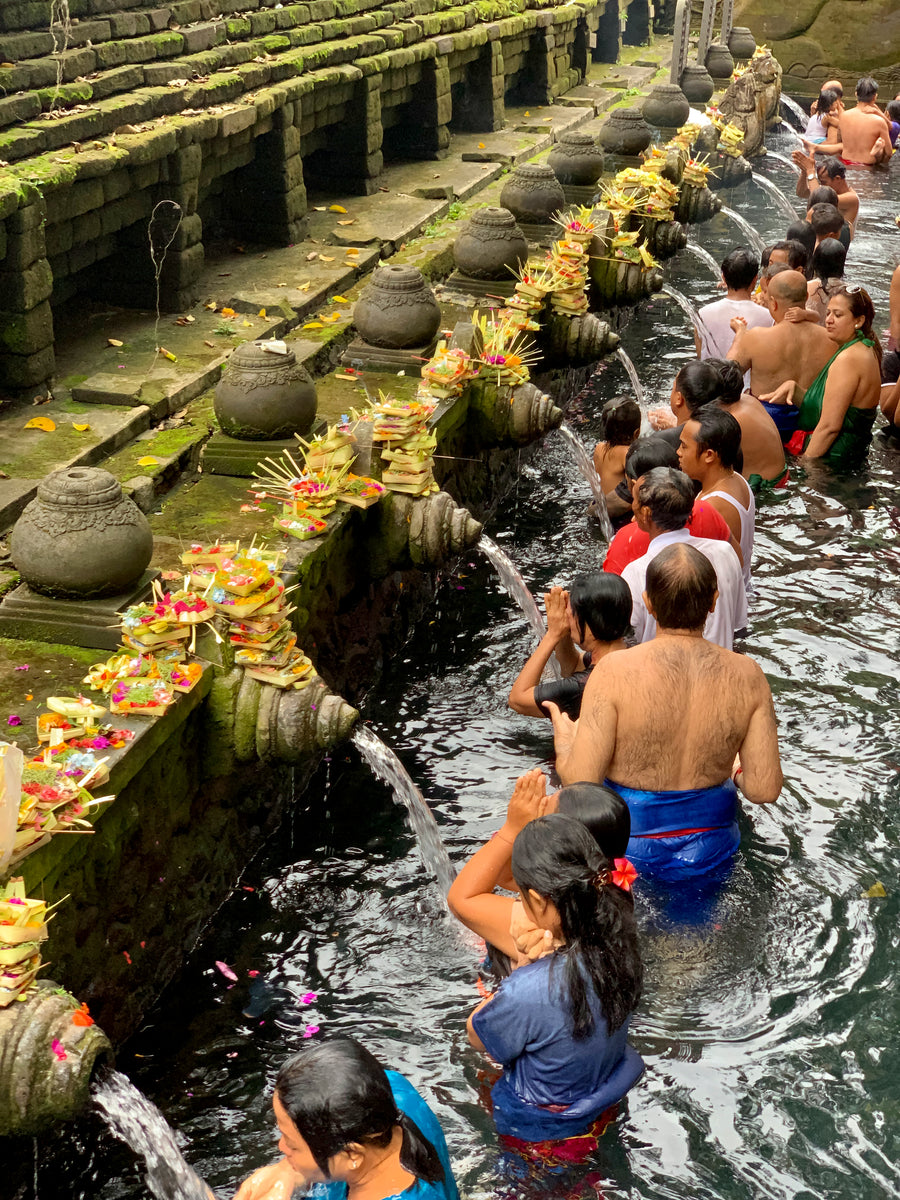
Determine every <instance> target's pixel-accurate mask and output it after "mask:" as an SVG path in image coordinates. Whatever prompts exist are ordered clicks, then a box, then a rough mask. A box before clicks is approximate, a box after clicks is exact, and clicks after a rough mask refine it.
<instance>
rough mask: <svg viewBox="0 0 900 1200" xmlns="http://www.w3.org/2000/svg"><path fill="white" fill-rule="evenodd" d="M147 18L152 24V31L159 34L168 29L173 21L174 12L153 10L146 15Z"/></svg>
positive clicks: (162, 9) (166, 9)
mask: <svg viewBox="0 0 900 1200" xmlns="http://www.w3.org/2000/svg"><path fill="white" fill-rule="evenodd" d="M146 17H147V20H148V21H149V22H150V29H151V31H152V32H154V33H158V32H159V31H160V30H162V29H166V28H168V25H169V22H170V21H171V19H172V10H171V8H153V9H151V10H150V11H149V12H147V13H146Z"/></svg>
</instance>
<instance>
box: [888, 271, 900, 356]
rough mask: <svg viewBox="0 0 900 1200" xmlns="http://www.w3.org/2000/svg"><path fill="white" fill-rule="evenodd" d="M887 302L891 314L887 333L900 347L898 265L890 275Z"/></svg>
mask: <svg viewBox="0 0 900 1200" xmlns="http://www.w3.org/2000/svg"><path fill="white" fill-rule="evenodd" d="M889 304H890V314H891V316H890V324H889V325H888V335H889V336H890V337H891V338H893V341H894V346H895V347H897V348H898V349H900V267H895V268H894V273H893V275H892V276H891V293H890V300H889Z"/></svg>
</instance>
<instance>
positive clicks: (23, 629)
mask: <svg viewBox="0 0 900 1200" xmlns="http://www.w3.org/2000/svg"><path fill="white" fill-rule="evenodd" d="M158 577H159V571H156V570H149V571H145V572H144V573H143V575H142V576H141V578H140V579H139V580H138V581H137V583H136V584H134V585H133V587H131V588H129V590H128V591H126V592H122V593H120V594H119V595H118V596H106V597H104V598H103V599H101V600H53V599H51V598H50V597H49V596H41V595H40V594H39V593H38V592H33V591H32V590H31V588H30V587H29V586H28V584H27V583H22V584H20V585H19V586H18V587H17V588H14V589H13V591H11V592H10V593H9V594H8V595H7V596H5V597H4V600H3V603H2V604H0V635H2V636H3V637H14V638H20V639H23V640H28V639H31V640H33V641H36V642H55V643H59V644H61V645H63V646H87V647H89V648H90V649H92V650H105V651H107V652H110V651H112V650H115V649H117V648H118V646H119V645H120V643H121V636H120V633H121V631H120V628H119V613H121V612H122V611H123V610H124V609H126V608H128V607H129V606H130V605H132V604H141V603H142V602H143V601H144V600H146V599H147V598H148V597H149V595H150V584H151V583H152V581H153V580H154V579H157V578H158Z"/></svg>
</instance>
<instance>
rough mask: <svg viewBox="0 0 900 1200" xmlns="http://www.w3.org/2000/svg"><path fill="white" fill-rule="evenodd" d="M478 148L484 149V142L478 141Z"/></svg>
mask: <svg viewBox="0 0 900 1200" xmlns="http://www.w3.org/2000/svg"><path fill="white" fill-rule="evenodd" d="M478 149H479V150H483V149H484V142H479V143H478Z"/></svg>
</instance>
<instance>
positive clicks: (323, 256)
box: [319, 254, 334, 262]
mask: <svg viewBox="0 0 900 1200" xmlns="http://www.w3.org/2000/svg"><path fill="white" fill-rule="evenodd" d="M319 257H320V258H321V259H322V262H334V256H332V257H331V258H329V257H328V255H327V254H322V255H320V256H319Z"/></svg>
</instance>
